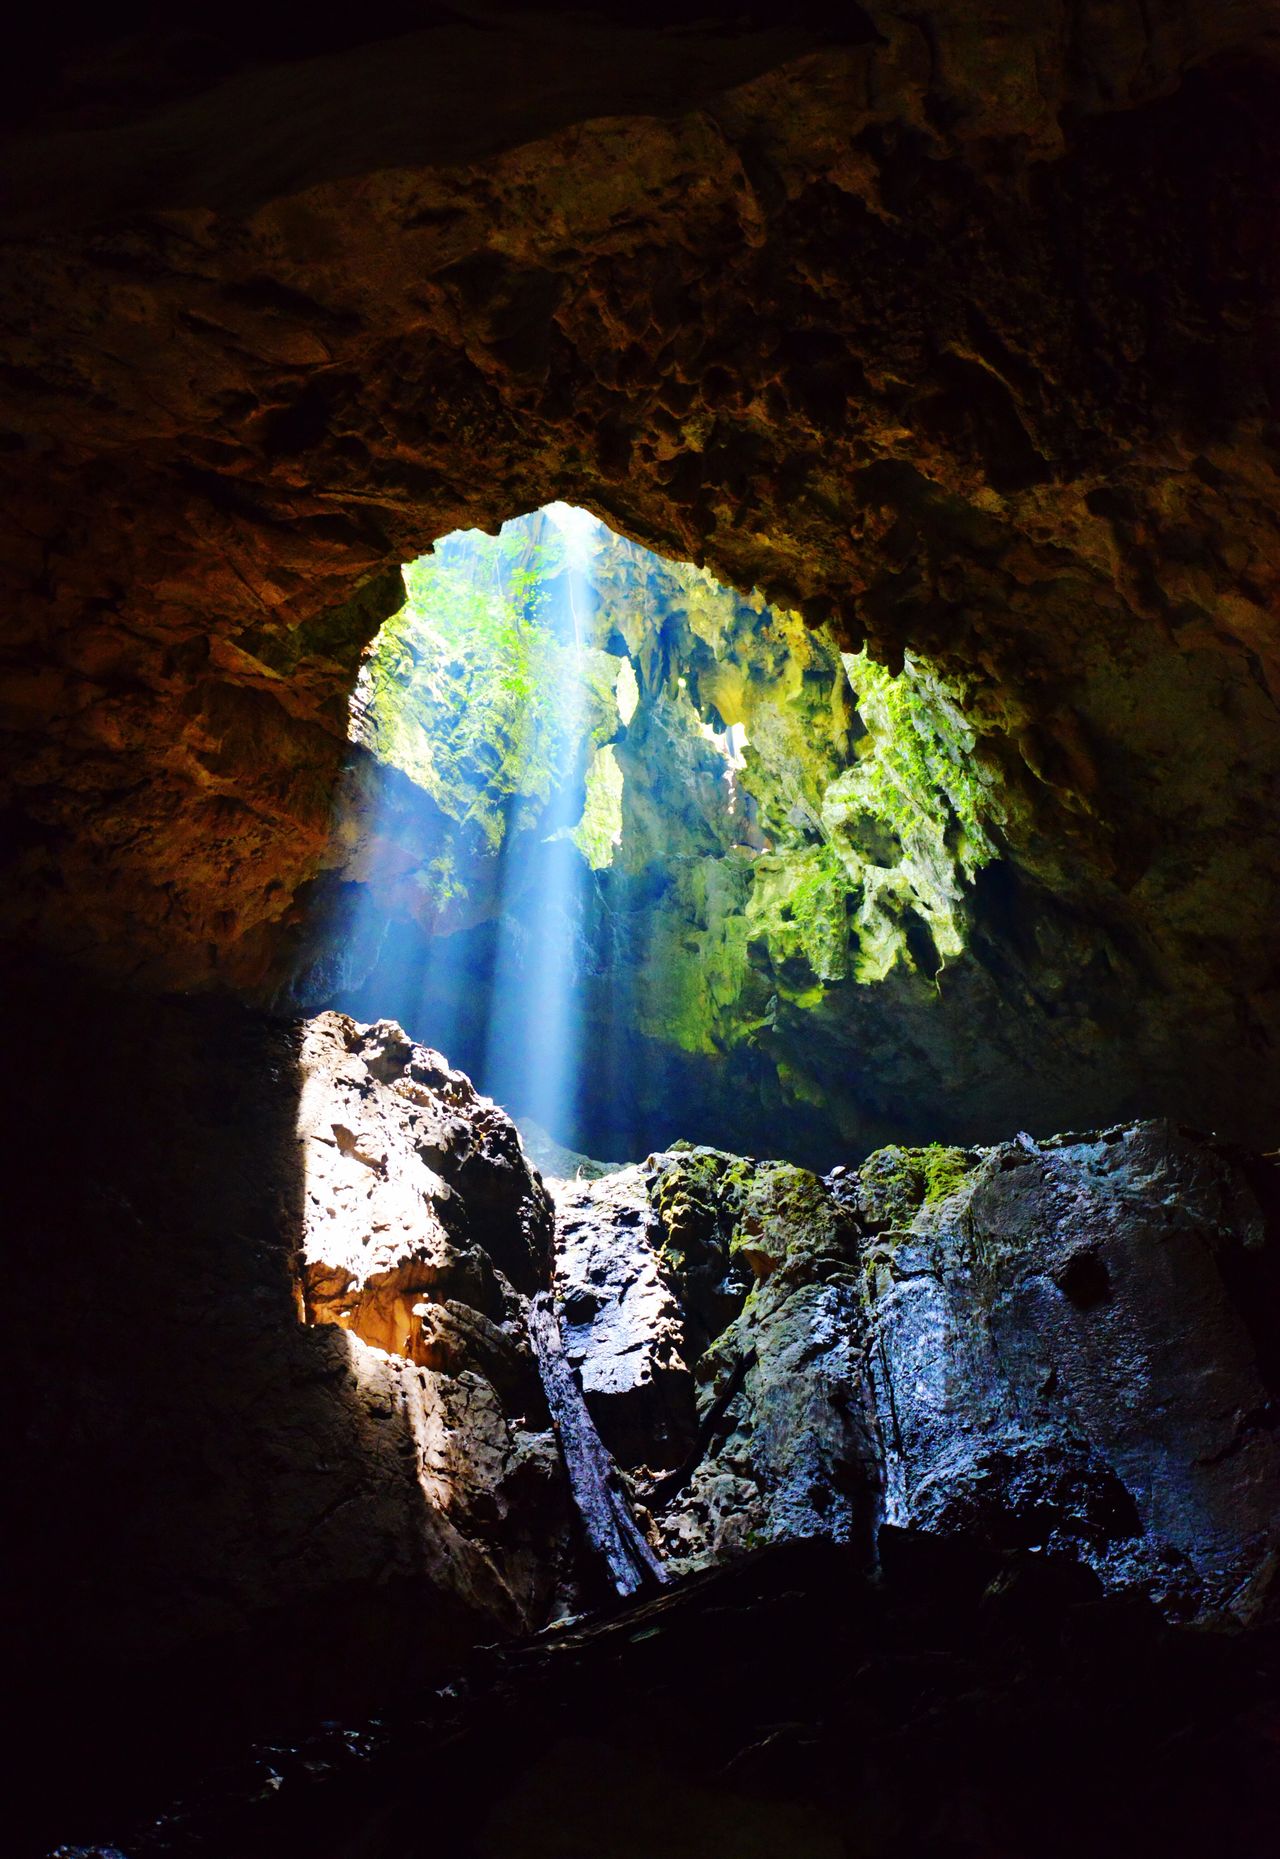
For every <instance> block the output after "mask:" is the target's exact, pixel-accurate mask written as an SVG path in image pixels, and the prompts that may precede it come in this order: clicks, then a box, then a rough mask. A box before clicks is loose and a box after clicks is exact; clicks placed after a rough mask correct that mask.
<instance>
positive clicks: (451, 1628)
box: [3, 972, 571, 1765]
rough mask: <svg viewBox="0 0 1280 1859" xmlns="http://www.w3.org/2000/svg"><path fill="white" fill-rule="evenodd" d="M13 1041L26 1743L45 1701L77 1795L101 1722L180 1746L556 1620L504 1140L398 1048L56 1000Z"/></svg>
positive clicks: (553, 1475)
mask: <svg viewBox="0 0 1280 1859" xmlns="http://www.w3.org/2000/svg"><path fill="white" fill-rule="evenodd" d="M10 1016H11V1017H10V1024H11V1029H12V1031H13V1032H14V1034H15V1043H16V1049H17V1050H20V1051H22V1052H24V1053H25V1054H26V1060H25V1063H24V1064H23V1065H22V1066H21V1067H18V1066H14V1067H12V1068H10V1070H9V1073H8V1075H7V1079H6V1108H5V1115H6V1128H7V1130H8V1133H9V1138H10V1143H11V1145H12V1147H11V1154H12V1155H13V1156H14V1157H15V1158H21V1164H20V1166H18V1167H15V1168H14V1170H13V1171H12V1175H11V1193H10V1199H9V1206H8V1222H7V1224H8V1228H9V1233H8V1269H9V1271H10V1273H11V1274H12V1282H13V1283H15V1284H20V1285H21V1286H22V1300H23V1305H24V1308H25V1309H27V1310H28V1311H29V1312H32V1313H35V1312H39V1313H42V1315H41V1319H40V1320H39V1321H32V1322H23V1323H20V1324H15V1325H14V1326H13V1334H12V1336H11V1340H10V1344H9V1349H8V1359H9V1366H10V1369H11V1372H12V1373H13V1374H14V1377H15V1382H16V1385H17V1387H18V1388H19V1389H21V1390H22V1400H21V1406H20V1410H19V1411H20V1413H21V1415H22V1416H23V1418H22V1421H21V1423H20V1424H16V1425H15V1426H13V1427H11V1428H8V1429H7V1430H6V1436H5V1456H6V1464H5V1483H6V1488H7V1489H8V1490H9V1491H10V1492H11V1493H21V1494H22V1507H23V1516H24V1522H23V1527H22V1530H21V1531H20V1532H15V1533H14V1535H13V1537H12V1538H11V1542H10V1546H9V1552H8V1560H9V1567H8V1574H7V1579H6V1581H5V1584H4V1592H5V1599H6V1605H5V1610H4V1621H3V1625H4V1631H5V1641H6V1651H7V1654H8V1656H9V1657H10V1658H11V1659H12V1660H13V1661H14V1662H15V1667H19V1666H21V1665H23V1664H25V1665H26V1667H27V1668H28V1669H29V1670H30V1671H31V1672H32V1674H33V1678H32V1696H31V1699H30V1710H29V1725H28V1727H29V1728H30V1729H31V1730H32V1733H33V1734H35V1735H36V1736H37V1737H38V1736H39V1735H40V1734H41V1731H40V1725H41V1724H42V1723H43V1722H44V1721H46V1719H45V1716H44V1710H45V1706H46V1705H47V1708H48V1711H49V1712H50V1713H51V1716H52V1719H53V1721H54V1722H55V1723H56V1724H57V1726H58V1728H57V1734H58V1735H59V1736H60V1737H64V1736H67V1735H71V1734H72V1733H73V1722H74V1720H75V1719H76V1718H77V1717H78V1715H79V1714H80V1713H81V1712H82V1711H83V1712H85V1713H87V1714H88V1717H89V1718H90V1720H91V1722H92V1734H91V1735H90V1734H86V1736H85V1737H84V1739H83V1740H82V1744H81V1746H82V1748H83V1750H84V1752H85V1754H84V1761H85V1762H86V1763H88V1764H90V1765H91V1764H92V1761H93V1756H92V1754H91V1753H90V1752H94V1751H101V1752H102V1760H103V1762H104V1763H106V1764H110V1763H112V1762H114V1761H116V1760H121V1761H123V1760H124V1759H125V1753H123V1752H121V1751H120V1750H118V1749H116V1748H115V1745H114V1743H113V1741H112V1738H113V1731H114V1728H115V1726H116V1725H117V1724H119V1725H122V1726H127V1734H128V1736H129V1737H130V1738H132V1739H134V1740H136V1738H137V1737H138V1736H139V1734H141V1735H143V1738H144V1741H145V1737H146V1736H147V1735H151V1734H154V1735H156V1736H161V1735H164V1734H167V1733H168V1732H172V1734H173V1737H174V1738H175V1740H176V1742H177V1745H178V1747H179V1749H182V1750H188V1751H191V1750H195V1749H197V1748H199V1747H201V1744H202V1739H204V1738H206V1737H214V1736H216V1735H220V1734H222V1733H223V1732H224V1731H227V1730H230V1731H232V1732H234V1730H235V1728H236V1726H237V1725H241V1726H243V1725H245V1724H247V1723H257V1724H268V1725H270V1724H274V1723H276V1722H278V1721H279V1719H280V1717H281V1715H282V1714H288V1713H290V1712H293V1711H299V1712H305V1713H306V1714H307V1715H310V1716H315V1715H324V1714H326V1713H329V1712H337V1711H342V1710H359V1709H362V1708H370V1707H375V1706H377V1705H379V1704H380V1703H382V1702H383V1701H385V1699H386V1698H387V1697H388V1696H389V1695H391V1694H392V1693H394V1692H395V1691H396V1690H397V1689H398V1688H400V1687H401V1686H403V1685H407V1684H415V1683H420V1682H421V1680H422V1678H423V1676H424V1675H425V1674H426V1673H428V1672H429V1671H430V1670H431V1669H432V1668H433V1667H436V1666H441V1665H444V1664H447V1663H451V1662H452V1661H453V1660H455V1659H456V1658H458V1657H459V1656H461V1654H462V1653H464V1652H465V1651H466V1650H467V1649H468V1648H469V1647H471V1646H473V1645H475V1644H476V1642H477V1641H479V1640H492V1639H495V1638H501V1637H503V1636H509V1635H513V1634H520V1633H523V1632H527V1631H529V1630H531V1629H533V1628H536V1627H537V1626H539V1625H541V1624H542V1622H543V1621H544V1620H545V1619H546V1617H547V1614H548V1611H549V1609H551V1608H552V1607H553V1605H554V1600H555V1595H556V1592H557V1585H558V1583H559V1582H560V1580H561V1577H562V1574H563V1565H564V1562H565V1558H566V1554H567V1545H568V1543H569V1540H570V1532H571V1505H570V1499H569V1493H568V1486H567V1482H566V1480H565V1477H564V1471H563V1466H562V1463H561V1460H560V1455H559V1451H558V1448H557V1445H556V1440H555V1436H554V1431H553V1429H552V1425H551V1420H550V1416H549V1414H548V1411H547V1407H546V1403H545V1400H544V1398H543V1392H542V1386H541V1382H540V1379H539V1376H538V1373H537V1369H536V1365H535V1362H534V1359H533V1356H532V1353H531V1351H530V1347H529V1344H528V1341H527V1339H526V1336H525V1330H524V1316H523V1313H524V1308H525V1296H524V1293H525V1291H526V1290H529V1291H531V1290H534V1289H536V1288H537V1287H538V1286H539V1285H540V1284H542V1285H545V1284H549V1281H550V1240H551V1213H550V1206H549V1203H548V1201H547V1199H546V1197H545V1194H544V1192H543V1190H542V1188H541V1186H540V1184H539V1183H538V1182H537V1180H536V1178H535V1177H534V1176H533V1175H532V1173H531V1172H530V1170H529V1168H528V1165H527V1164H526V1163H525V1161H524V1158H523V1155H522V1153H521V1150H520V1146H519V1141H518V1138H517V1136H516V1133H515V1130H514V1128H513V1126H512V1125H511V1123H510V1122H509V1120H508V1119H507V1118H506V1117H505V1116H504V1115H503V1114H502V1113H501V1112H500V1111H498V1110H497V1109H496V1108H495V1107H494V1106H493V1105H492V1104H491V1103H489V1102H488V1101H487V1100H485V1099H482V1098H480V1097H478V1096H477V1094H476V1093H475V1092H474V1091H473V1090H472V1089H471V1086H470V1085H469V1084H468V1082H467V1080H466V1079H465V1078H463V1077H462V1076H461V1075H460V1074H458V1073H455V1072H451V1071H450V1070H449V1069H448V1067H447V1066H446V1065H445V1064H444V1062H443V1061H442V1060H441V1059H440V1057H439V1055H438V1054H435V1053H431V1052H428V1051H426V1050H425V1049H423V1048H421V1047H415V1046H413V1045H411V1044H410V1042H409V1041H408V1040H406V1039H405V1038H404V1036H403V1034H401V1033H400V1031H399V1029H398V1028H397V1027H395V1026H393V1025H390V1024H382V1025H379V1026H375V1027H372V1028H364V1027H360V1026H357V1025H355V1024H354V1023H353V1022H351V1021H347V1020H344V1019H342V1018H340V1017H339V1016H336V1015H328V1016H324V1017H322V1018H321V1019H320V1020H319V1021H317V1022H313V1023H311V1024H305V1023H302V1024H300V1023H298V1022H293V1021H282V1020H272V1019H269V1018H267V1017H265V1016H263V1015H261V1014H255V1013H250V1012H248V1011H246V1010H245V1009H243V1008H240V1007H238V1006H235V1005H233V1004H230V1003H227V1002H225V1001H222V1002H220V1001H214V1000H199V1001H192V1000H185V1001H184V1000H179V999H155V998H151V999H142V998H129V997H124V996H120V997H110V996H104V995H101V994H95V993H94V992H92V991H91V990H89V989H87V988H83V987H78V986H77V985H75V984H74V983H71V982H69V981H68V980H67V978H66V977H65V976H64V975H54V974H52V973H50V972H45V973H41V974H38V975H35V976H33V977H28V978H27V980H26V981H25V983H24V986H23V988H22V989H21V990H20V992H19V993H18V995H17V996H16V997H15V999H14V1001H13V1004H12V1006H11V1009H10ZM104 1690H109V1692H110V1695H111V1696H112V1698H113V1699H114V1700H115V1709H114V1710H113V1712H112V1713H111V1721H110V1722H103V1721H102V1720H101V1719H102V1713H101V1708H100V1702H99V1700H100V1698H101V1696H102V1695H104ZM46 1694H47V1696H46ZM140 1714H141V1715H140ZM143 1721H145V1722H146V1723H147V1724H149V1725H150V1728H148V1729H145V1730H143V1731H140V1729H139V1724H140V1722H143ZM121 1733H122V1735H123V1734H125V1731H124V1730H122V1732H121ZM112 1751H114V1753H111V1752H112Z"/></svg>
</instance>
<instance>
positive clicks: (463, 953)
mask: <svg viewBox="0 0 1280 1859" xmlns="http://www.w3.org/2000/svg"><path fill="white" fill-rule="evenodd" d="M404 583H405V601H404V604H403V605H402V606H401V607H400V608H399V610H398V611H397V612H395V613H394V614H393V615H392V616H391V617H390V618H389V619H388V620H386V621H385V622H384V624H383V626H382V627H381V629H380V630H379V632H378V633H377V635H376V637H375V638H374V639H373V641H372V642H371V643H370V645H369V646H368V648H367V649H366V652H365V655H364V658H363V660H362V662H361V666H360V670H359V675H358V678H357V680H356V684H355V688H354V691H353V693H352V697H351V701H350V712H349V735H350V738H351V742H352V745H353V750H354V752H355V753H356V754H357V755H358V756H360V757H361V759H362V762H363V763H364V765H366V766H367V765H368V764H369V762H370V761H371V762H372V764H373V767H374V773H373V774H372V777H371V779H370V780H369V781H368V782H367V783H366V785H365V786H364V787H363V788H362V789H360V790H358V793H359V798H360V808H359V811H358V812H357V813H356V815H355V818H354V819H353V821H352V827H351V830H352V833H353V835H355V837H356V848H355V855H354V857H353V859H352V861H351V864H350V867H349V871H348V877H349V879H351V880H354V882H349V883H348V886H347V887H346V891H345V895H344V900H343V901H344V914H343V916H342V918H341V937H340V946H339V938H338V937H336V936H335V938H334V939H333V942H334V946H335V948H336V949H337V959H336V961H335V960H331V961H330V962H329V963H327V964H324V965H321V967H320V970H319V973H320V977H321V979H320V984H319V985H320V990H321V991H320V992H319V994H318V995H317V994H316V993H315V992H314V990H315V987H316V983H315V982H314V981H313V982H312V983H311V986H312V988H313V994H312V1000H311V1004H316V1005H332V1006H337V1007H340V1008H342V1009H344V1010H347V1011H349V1012H351V1013H353V1014H354V1015H355V1016H356V1017H357V1018H361V1019H363V1020H366V1021H373V1020H377V1019H381V1018H384V1017H390V1018H394V1019H396V1020H397V1021H399V1022H400V1023H401V1024H402V1025H403V1026H404V1027H405V1028H406V1029H407V1030H408V1031H409V1032H410V1033H411V1034H412V1035H413V1037H415V1038H418V1039H421V1040H424V1041H426V1042H428V1043H430V1044H431V1045H434V1046H436V1047H438V1048H439V1049H440V1050H441V1051H443V1052H445V1053H446V1054H448V1056H449V1058H450V1061H451V1062H452V1063H453V1064H455V1065H458V1066H460V1067H461V1068H462V1069H463V1070H464V1071H466V1072H467V1073H468V1074H469V1075H470V1076H472V1077H473V1078H474V1079H475V1080H476V1082H477V1083H478V1085H479V1086H480V1088H481V1089H482V1090H484V1091H486V1092H488V1093H489V1094H491V1095H492V1096H493V1097H494V1098H495V1099H497V1100H498V1101H499V1102H501V1103H502V1104H503V1105H505V1106H506V1107H507V1108H508V1109H510V1110H511V1111H512V1112H513V1114H515V1115H516V1117H517V1119H518V1120H519V1122H520V1124H521V1127H522V1130H523V1131H524V1134H525V1140H526V1143H527V1144H528V1146H529V1149H530V1153H531V1154H533V1155H534V1156H535V1158H536V1159H537V1160H538V1161H539V1162H540V1164H541V1165H542V1166H543V1167H544V1170H545V1171H546V1172H547V1173H549V1174H551V1175H553V1176H561V1175H565V1174H573V1173H575V1172H577V1171H578V1170H580V1169H582V1168H584V1167H587V1166H588V1165H589V1163H590V1161H591V1159H592V1158H599V1159H601V1160H605V1161H609V1162H625V1161H629V1160H634V1159H637V1158H638V1157H639V1156H641V1155H643V1154H645V1153H646V1152H647V1151H650V1150H653V1149H657V1148H660V1147H662V1146H663V1145H664V1144H665V1143H667V1142H669V1141H670V1140H671V1139H672V1138H673V1137H674V1136H675V1135H676V1134H677V1133H678V1134H680V1135H681V1136H684V1137H692V1138H694V1139H700V1140H706V1141H712V1142H719V1143H720V1144H721V1146H724V1147H733V1146H741V1144H742V1141H743V1138H744V1131H745V1132H746V1133H747V1134H748V1136H749V1137H750V1138H751V1139H753V1140H754V1141H755V1142H756V1144H757V1145H758V1146H759V1147H761V1148H762V1149H763V1152H765V1153H769V1154H781V1155H791V1156H792V1157H793V1158H794V1157H795V1156H796V1155H802V1156H807V1157H813V1158H816V1157H817V1156H818V1155H819V1154H820V1153H821V1152H822V1151H823V1149H824V1148H825V1151H826V1154H825V1160H826V1161H827V1162H830V1161H831V1160H833V1159H834V1157H835V1155H836V1154H837V1153H838V1152H842V1150H844V1149H846V1148H847V1140H848V1137H849V1134H850V1129H849V1127H848V1126H849V1123H850V1122H852V1123H853V1124H854V1126H855V1127H856V1124H857V1116H856V1113H854V1114H853V1115H852V1117H851V1118H850V1117H846V1120H845V1127H842V1126H841V1119H840V1116H839V1110H838V1107H837V1114H836V1115H835V1116H833V1115H832V1114H831V1106H832V1101H833V1087H834V1085H835V1083H836V1074H837V1072H839V1073H841V1074H844V1076H843V1091H844V1096H845V1099H846V1100H850V1099H851V1098H852V1097H854V1096H856V1095H857V1084H858V1080H857V1079H856V1078H855V1079H854V1080H853V1081H851V1080H850V1079H849V1077H848V1075H847V1073H848V1068H847V1066H846V1065H845V1063H844V1047H845V1043H846V1038H847V1028H848V1025H849V1023H850V1020H851V1019H852V1020H854V1021H855V1022H856V1020H857V1018H858V1015H859V1012H860V1011H862V1012H864V1013H865V1009H863V1008H861V1002H862V1001H864V1000H867V999H873V998H874V997H875V996H876V995H877V993H878V992H880V991H884V984H885V983H886V982H888V983H890V991H896V993H897V994H898V996H899V997H901V996H902V995H904V994H906V995H909V996H911V997H912V998H913V1004H914V1006H915V1009H916V1012H917V1013H923V1014H924V1016H925V1018H926V1020H927V1016H928V1008H929V1003H930V1002H931V1001H936V1000H937V999H938V998H940V996H941V994H942V992H943V988H944V985H945V976H946V971H947V968H948V965H949V964H950V963H953V962H955V961H957V960H958V959H959V958H961V957H962V956H963V954H964V951H965V948H966V944H967V941H968V932H969V913H970V904H969V899H970V896H971V893H972V890H973V885H974V881H975V879H976V878H977V875H978V873H979V872H980V871H981V870H982V869H983V868H984V867H985V866H987V865H988V864H989V863H990V862H991V861H992V860H993V859H994V858H995V857H996V855H997V841H998V827H997V825H996V824H995V819H996V815H997V812H998V807H997V803H996V801H995V798H994V797H993V795H992V794H991V793H990V792H989V791H988V788H987V787H986V786H984V782H983V776H982V772H981V768H980V766H979V764H978V761H977V759H976V757H975V756H974V753H973V751H974V738H973V734H972V732H971V730H970V729H969V727H968V726H967V724H966V722H965V719H964V716H963V714H962V712H961V709H960V707H959V705H958V703H957V701H956V699H955V697H954V695H953V694H952V693H950V692H949V691H948V690H947V688H946V687H945V686H944V684H943V683H942V681H941V680H940V679H939V678H938V677H937V676H936V675H935V674H934V673H933V672H932V671H931V670H930V668H929V667H927V666H926V665H925V664H923V663H921V662H918V661H917V660H915V659H913V658H912V657H910V656H909V655H908V657H907V658H906V660H905V662H904V665H903V667H902V669H901V670H900V671H899V672H898V673H897V675H894V674H893V673H892V672H890V671H888V670H886V669H885V668H884V667H882V666H880V665H878V664H876V663H875V662H874V661H873V660H872V659H871V658H870V657H869V656H868V654H867V652H866V651H865V649H863V650H860V651H858V652H851V651H848V650H845V649H842V643H841V641H840V639H839V637H838V636H837V634H836V632H835V631H834V629H833V628H832V627H830V626H829V625H822V626H813V625H812V624H807V623H806V622H805V620H804V619H803V618H802V616H801V615H800V614H798V613H795V612H791V611H788V610H786V609H784V608H781V607H778V606H774V605H770V604H769V603H768V602H767V601H766V600H765V599H764V598H763V597H762V596H761V595H760V594H759V593H754V594H750V595H743V594H740V593H738V592H736V591H735V590H733V589H731V588H729V587H726V586H724V585H723V584H721V583H720V582H718V581H716V580H715V579H714V577H713V576H712V575H711V574H710V573H709V572H708V571H707V570H705V569H703V568H700V567H698V566H695V565H694V564H691V563H687V562H680V561H673V560H669V559H667V558H664V557H663V556H660V555H658V554H656V553H654V552H653V551H651V550H648V549H645V548H642V547H641V546H640V545H639V544H637V543H634V542H632V541H629V540H628V539H627V538H625V537H624V536H622V535H620V534H618V533H616V532H615V531H613V530H611V529H609V528H608V527H607V526H606V525H605V524H604V523H603V522H602V521H601V520H600V519H599V518H597V517H595V516H593V515H592V514H590V513H589V512H587V511H585V510H583V509H580V508H577V507H575V506H572V505H568V504H565V503H551V504H548V505H545V506H543V507H541V508H539V509H538V510H536V511H533V512H531V513H530V514H528V515H525V516H521V517H516V518H513V519H511V520H509V521H507V522H506V523H504V524H503V525H502V526H501V528H500V529H499V530H498V531H497V533H496V534H490V533H486V532H484V531H480V530H471V531H460V532H455V533H453V534H450V535H447V536H445V537H443V538H442V539H440V540H439V541H438V542H437V543H436V544H435V545H434V547H433V549H432V551H431V552H430V553H429V554H427V555H424V556H421V557H419V558H417V559H416V560H414V561H412V562H410V563H408V564H407V565H406V567H405V569H404ZM325 990H327V991H325ZM879 1011H880V1013H881V1016H882V1018H883V1020H884V1022H885V1024H886V1025H887V1026H891V1024H892V1020H893V1014H894V1008H893V1005H892V1002H886V1004H885V1005H884V1007H883V1008H882V1009H879ZM824 1029H825V1034H824ZM824 1036H825V1041H826V1044H827V1046H828V1047H829V1048H830V1050H826V1051H824ZM862 1069H863V1071H864V1072H865V1071H866V1070H867V1069H868V1068H866V1067H864V1068H862ZM870 1069H871V1070H872V1071H873V1070H874V1068H873V1067H872V1068H870ZM851 1082H852V1084H853V1089H852V1090H851ZM862 1083H863V1087H864V1090H863V1094H864V1096H865V1094H866V1092H867V1090H868V1089H869V1090H870V1092H871V1093H872V1094H874V1091H875V1079H874V1077H873V1076H872V1077H870V1078H869V1079H866V1078H864V1079H863V1080H862ZM676 1105H678V1106H679V1113H678V1121H679V1126H680V1127H679V1130H678V1131H677V1130H676V1128H675V1125H674V1123H673V1118H675V1117H676V1110H675V1106H676ZM855 1140H856V1138H855Z"/></svg>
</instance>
